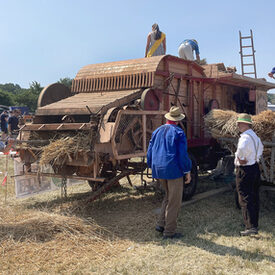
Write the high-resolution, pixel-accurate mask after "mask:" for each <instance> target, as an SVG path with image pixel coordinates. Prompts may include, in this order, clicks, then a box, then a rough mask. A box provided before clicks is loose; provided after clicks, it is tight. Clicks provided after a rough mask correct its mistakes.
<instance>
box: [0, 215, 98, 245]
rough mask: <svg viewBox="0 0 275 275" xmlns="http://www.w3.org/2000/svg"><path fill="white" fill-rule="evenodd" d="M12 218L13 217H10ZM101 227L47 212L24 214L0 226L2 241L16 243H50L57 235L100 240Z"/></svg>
mask: <svg viewBox="0 0 275 275" xmlns="http://www.w3.org/2000/svg"><path fill="white" fill-rule="evenodd" d="M10 218H11V217H10ZM98 230H99V226H98V225H95V224H92V222H89V221H87V220H86V222H85V223H84V222H83V221H82V220H81V219H79V218H76V217H65V216H61V215H57V214H50V213H45V212H35V213H32V214H30V213H24V214H21V215H20V216H18V217H14V220H12V219H9V220H8V221H6V222H5V223H1V224H0V239H1V240H3V239H13V240H15V241H19V240H20V241H26V240H28V241H35V242H37V241H42V242H44V241H49V240H51V239H53V238H54V236H55V235H56V234H63V235H66V236H68V237H70V236H71V235H79V234H88V235H90V237H91V238H92V239H95V240H96V239H98V240H100V239H101V238H102V237H101V233H99V232H97V231H98Z"/></svg>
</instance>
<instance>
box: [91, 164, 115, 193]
mask: <svg viewBox="0 0 275 275" xmlns="http://www.w3.org/2000/svg"><path fill="white" fill-rule="evenodd" d="M116 174H117V172H116V170H114V167H113V164H112V163H111V162H107V163H104V164H103V166H102V168H101V171H100V177H102V178H106V179H107V181H108V180H110V179H112V178H113V177H115V176H116ZM88 184H89V185H90V187H91V188H92V191H96V190H97V189H98V188H99V187H101V186H102V185H103V184H104V182H97V181H93V180H88Z"/></svg>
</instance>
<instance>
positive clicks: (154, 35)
mask: <svg viewBox="0 0 275 275" xmlns="http://www.w3.org/2000/svg"><path fill="white" fill-rule="evenodd" d="M165 53H166V38H165V34H164V33H163V32H161V31H160V30H159V26H158V24H157V23H155V24H154V25H153V26H152V32H150V33H149V34H148V36H147V43H146V49H145V57H151V56H157V55H164V54H165Z"/></svg>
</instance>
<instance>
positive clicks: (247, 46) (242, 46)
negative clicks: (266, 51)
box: [242, 46, 252, 48]
mask: <svg viewBox="0 0 275 275" xmlns="http://www.w3.org/2000/svg"><path fill="white" fill-rule="evenodd" d="M242 48H252V46H242Z"/></svg>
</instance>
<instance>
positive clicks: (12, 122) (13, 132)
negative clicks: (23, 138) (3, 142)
mask: <svg viewBox="0 0 275 275" xmlns="http://www.w3.org/2000/svg"><path fill="white" fill-rule="evenodd" d="M20 114H21V112H20V110H18V109H15V110H13V112H12V114H11V116H10V117H9V120H8V133H9V135H10V136H12V137H16V136H17V134H18V130H19V127H18V123H19V120H18V117H19V116H20Z"/></svg>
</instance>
